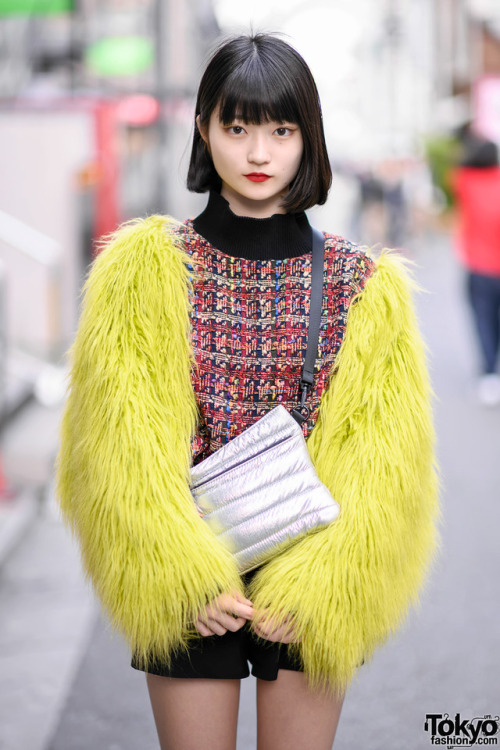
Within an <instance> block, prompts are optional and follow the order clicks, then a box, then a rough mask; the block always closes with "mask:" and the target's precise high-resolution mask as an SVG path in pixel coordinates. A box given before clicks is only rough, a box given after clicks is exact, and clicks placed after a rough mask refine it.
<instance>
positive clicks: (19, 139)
mask: <svg viewBox="0 0 500 750" xmlns="http://www.w3.org/2000/svg"><path fill="white" fill-rule="evenodd" d="M51 2H52V0H50V2H48V1H47V0H46V2H44V3H41V4H40V5H41V7H42V6H43V8H44V10H45V11H47V9H49V10H57V11H59V10H60V9H61V7H62V5H64V4H65V5H66V11H67V12H64V13H61V12H54V13H52V12H44V13H41V12H40V14H37V12H36V6H37V2H36V0H32V1H30V3H28V4H27V6H26V8H24V9H23V7H22V6H23V5H25V4H24V3H23V0H21V2H10V0H2V2H0V61H1V62H2V64H1V65H0V71H1V73H0V149H1V152H2V169H1V170H0V211H1V212H3V214H0V261H1V262H2V266H3V274H2V287H1V293H0V295H1V299H0V307H1V309H2V311H3V312H2V315H1V316H0V329H1V330H0V341H2V342H3V345H2V349H1V361H0V371H1V372H0V383H3V384H4V385H3V387H1V388H0V390H1V391H2V392H1V393H0V421H1V415H2V413H3V414H4V415H5V414H6V413H7V412H8V411H9V410H10V409H11V408H12V407H13V406H15V401H16V399H17V398H18V394H19V393H20V394H21V395H22V394H24V393H25V391H26V388H25V387H24V385H26V386H27V387H28V389H29V388H30V387H31V386H32V385H33V379H34V378H35V377H36V375H37V373H38V372H39V370H40V367H41V366H43V364H44V363H46V362H50V361H52V362H54V361H56V362H57V361H60V358H61V355H62V353H63V352H64V351H65V350H66V348H67V346H68V344H69V342H70V341H71V338H72V335H73V332H74V330H75V327H76V324H77V318H78V310H79V295H80V288H81V284H82V280H83V278H84V276H85V274H86V272H87V269H88V264H89V262H90V260H91V259H92V257H93V254H94V253H95V251H96V241H97V240H98V239H99V238H100V237H102V235H104V234H107V233H108V232H110V231H112V230H114V229H115V228H116V226H117V225H118V224H119V223H120V222H121V221H123V220H125V219H128V218H131V217H132V216H137V215H145V214H147V213H152V212H156V211H161V212H168V213H171V214H173V215H176V216H179V217H182V216H185V215H187V213H188V212H189V211H190V210H191V209H190V205H191V204H190V200H191V197H190V194H189V193H187V190H186V189H185V187H184V177H183V175H182V167H181V166H180V165H179V155H180V154H182V152H183V151H184V150H185V146H186V142H187V140H188V138H189V133H190V129H191V124H192V110H193V105H194V95H195V90H196V85H197V81H198V77H199V72H200V69H201V67H202V65H203V60H204V58H205V56H206V54H207V50H208V48H209V47H210V45H211V44H212V43H213V41H214V39H215V38H216V36H217V34H218V33H219V29H218V26H217V24H216V20H215V16H214V15H213V12H212V6H211V3H210V2H209V1H208V0H189V2H188V1H187V0H161V1H160V0H142V1H139V2H137V1H136V2H132V1H129V0H104V1H100V2H97V1H96V0H77V1H76V2H72V0H53V3H52V7H51ZM2 13H4V15H3V16H2V15H1V14H2ZM4 224H5V226H4ZM30 232H31V234H30ZM27 237H30V239H29V240H27V239H26V238H27ZM46 242H52V243H53V250H54V252H53V254H52V255H51V256H50V259H49V260H47V256H46V254H44V252H43V250H41V249H40V248H42V247H44V246H45V244H46ZM20 381H22V384H23V387H21V388H19V387H18V386H19V382H20Z"/></svg>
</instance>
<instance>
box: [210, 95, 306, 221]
mask: <svg viewBox="0 0 500 750" xmlns="http://www.w3.org/2000/svg"><path fill="white" fill-rule="evenodd" d="M197 123H198V127H199V128H200V133H201V136H202V138H203V140H204V141H205V142H206V144H207V146H208V149H209V151H210V155H211V157H212V161H213V163H214V167H215V169H216V171H217V174H218V175H219V177H220V178H221V180H222V188H221V195H222V196H223V198H225V199H226V200H227V201H228V202H229V205H230V207H231V210H232V211H233V213H235V214H239V215H240V216H252V217H255V218H264V217H267V216H272V214H275V213H284V209H283V207H282V206H281V205H280V204H281V198H282V197H283V196H284V195H285V194H286V193H287V192H288V188H289V185H290V183H291V181H292V180H293V178H294V177H295V175H296V174H297V171H298V169H299V165H300V161H301V159H302V153H303V150H304V146H303V140H302V134H301V132H300V128H299V126H298V125H297V124H295V123H288V122H284V123H283V122H262V123H260V124H259V125H252V124H251V123H246V122H243V120H239V119H235V120H234V121H233V122H232V123H230V124H229V125H224V123H222V122H221V121H220V120H219V113H218V110H215V111H214V112H212V116H211V117H210V121H209V124H208V128H206V129H204V128H202V127H200V123H199V118H198V120H197Z"/></svg>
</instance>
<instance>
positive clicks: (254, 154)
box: [248, 133, 271, 164]
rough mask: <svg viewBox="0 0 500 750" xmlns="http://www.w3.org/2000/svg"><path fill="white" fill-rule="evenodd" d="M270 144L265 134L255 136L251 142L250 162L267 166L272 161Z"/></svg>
mask: <svg viewBox="0 0 500 750" xmlns="http://www.w3.org/2000/svg"><path fill="white" fill-rule="evenodd" d="M270 158H271V156H270V153H269V144H268V143H267V139H266V137H265V135H264V134H260V133H259V134H255V135H254V136H253V137H252V139H251V141H250V148H249V150H248V161H249V162H252V163H253V164H266V163H267V162H269V161H270Z"/></svg>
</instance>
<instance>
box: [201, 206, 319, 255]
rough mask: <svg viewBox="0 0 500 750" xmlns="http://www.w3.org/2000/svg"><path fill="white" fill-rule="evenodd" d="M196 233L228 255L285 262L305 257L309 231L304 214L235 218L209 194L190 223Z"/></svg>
mask: <svg viewBox="0 0 500 750" xmlns="http://www.w3.org/2000/svg"><path fill="white" fill-rule="evenodd" d="M193 229H194V230H195V232H197V233H198V234H200V235H201V236H202V237H204V238H205V239H206V240H207V241H208V242H209V243H210V244H211V245H213V246H214V247H216V248H217V249H218V250H221V251H222V252H223V253H226V254H227V255H232V256H233V257H241V258H248V259H261V260H270V259H285V258H295V257H298V256H301V255H306V254H307V253H310V252H311V248H312V230H311V226H310V224H309V221H308V219H307V216H306V214H305V213H304V212H301V213H297V214H274V215H273V216H269V217H264V218H256V217H253V216H251V217H249V216H238V215H237V214H235V213H234V212H233V211H232V210H231V207H230V205H229V203H228V202H227V200H226V199H225V198H223V197H222V195H220V194H219V193H215V192H212V193H210V197H209V200H208V204H207V207H206V208H205V210H204V211H203V212H202V213H201V214H200V215H199V216H197V217H196V219H194V221H193Z"/></svg>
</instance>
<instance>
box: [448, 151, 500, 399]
mask: <svg viewBox="0 0 500 750" xmlns="http://www.w3.org/2000/svg"><path fill="white" fill-rule="evenodd" d="M452 185H453V188H454V191H455V195H456V201H457V208H458V220H459V224H458V229H457V233H456V247H457V251H458V255H459V258H460V261H461V263H462V264H463V266H464V268H465V270H466V272H467V292H468V299H469V302H470V307H471V311H472V315H473V318H474V324H475V330H476V332H477V339H478V344H479V350H480V355H481V364H480V371H481V374H480V377H479V380H478V388H477V394H478V398H479V400H480V402H481V403H483V404H485V405H487V406H494V405H497V404H500V375H499V374H498V372H497V367H498V353H499V348H500V166H499V163H498V148H497V146H496V145H495V144H494V143H492V142H491V141H487V140H481V139H479V138H478V137H477V136H476V137H475V138H470V139H467V140H466V141H465V154H464V158H463V160H462V162H461V164H460V166H459V167H458V168H457V169H456V170H455V172H454V174H453V176H452Z"/></svg>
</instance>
